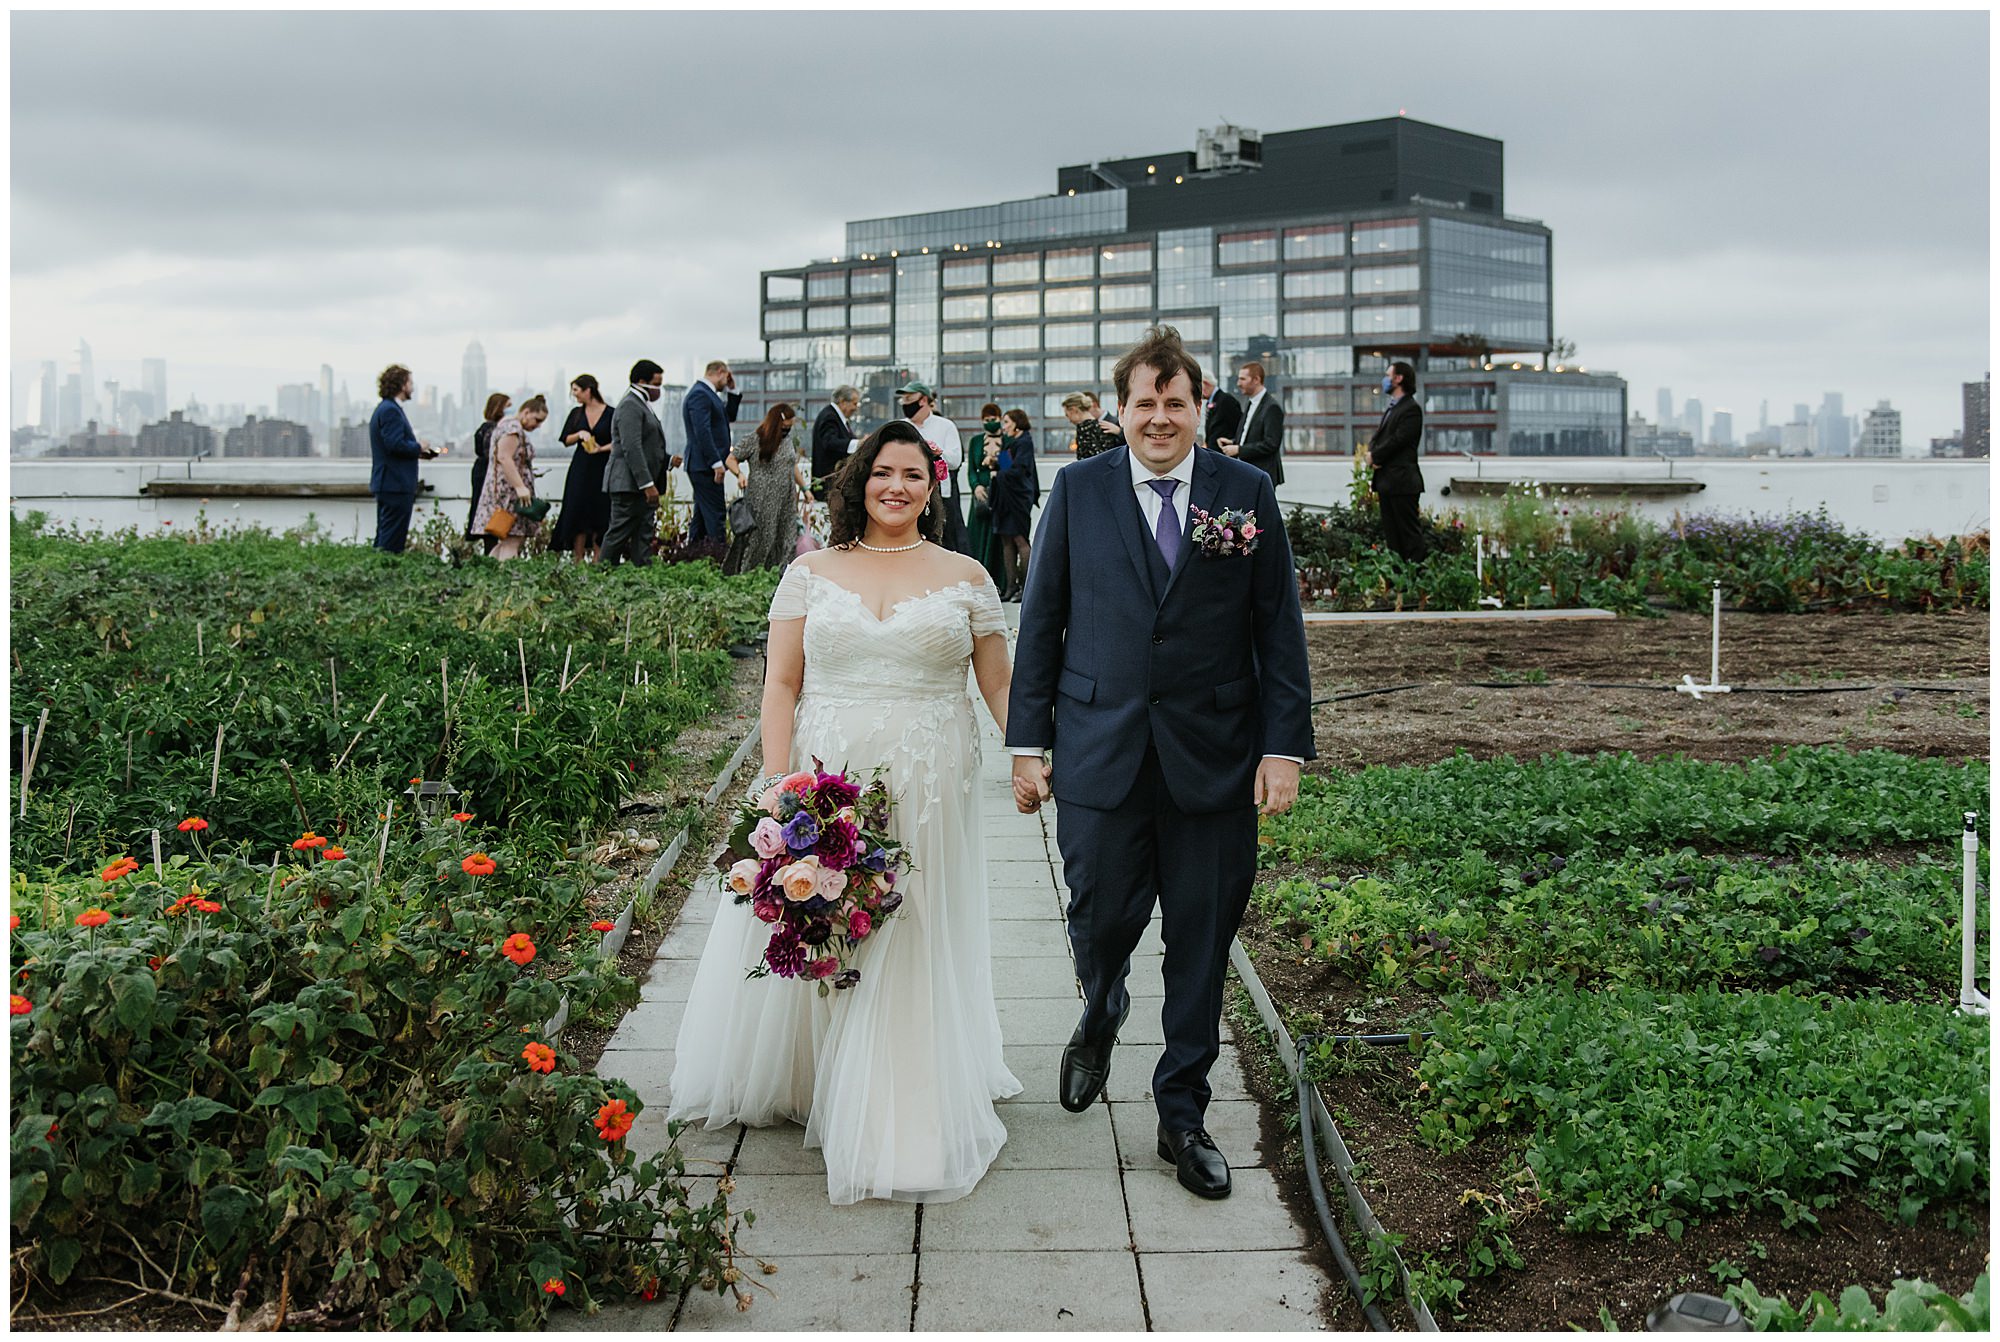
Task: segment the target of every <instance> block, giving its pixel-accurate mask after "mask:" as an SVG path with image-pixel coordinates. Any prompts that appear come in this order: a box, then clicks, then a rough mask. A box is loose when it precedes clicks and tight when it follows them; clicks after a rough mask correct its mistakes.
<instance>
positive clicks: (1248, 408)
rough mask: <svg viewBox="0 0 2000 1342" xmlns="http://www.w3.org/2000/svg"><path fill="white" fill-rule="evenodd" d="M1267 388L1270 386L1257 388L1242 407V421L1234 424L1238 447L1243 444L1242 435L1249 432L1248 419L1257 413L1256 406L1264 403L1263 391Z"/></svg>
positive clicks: (1267, 389)
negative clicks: (1255, 392)
mask: <svg viewBox="0 0 2000 1342" xmlns="http://www.w3.org/2000/svg"><path fill="white" fill-rule="evenodd" d="M1269 390H1270V388H1268V387H1259V388H1257V394H1256V395H1255V396H1252V397H1251V398H1250V402H1249V404H1247V405H1245V406H1244V407H1243V422H1242V423H1241V424H1239V425H1237V426H1236V445H1237V446H1238V447H1241V446H1242V445H1243V435H1245V434H1247V433H1249V432H1250V421H1251V419H1252V418H1253V417H1255V415H1256V414H1257V407H1258V406H1260V405H1262V404H1263V403H1264V393H1265V392H1266V391H1269Z"/></svg>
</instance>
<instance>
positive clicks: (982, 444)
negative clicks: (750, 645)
mask: <svg viewBox="0 0 2000 1342" xmlns="http://www.w3.org/2000/svg"><path fill="white" fill-rule="evenodd" d="M979 419H980V425H979V427H980V428H981V429H983V430H984V433H983V434H982V435H981V436H980V437H979V438H978V439H976V440H975V441H974V442H973V444H972V451H970V452H968V453H967V454H966V457H965V483H966V487H967V488H968V489H970V490H971V491H972V506H971V507H970V508H968V509H966V518H965V549H966V553H968V554H970V555H971V556H972V557H973V558H974V559H976V560H978V561H979V562H980V563H982V564H984V565H985V566H986V571H987V572H988V573H990V574H992V575H993V582H994V584H995V585H996V586H997V587H998V588H999V590H1001V591H1002V592H1004V591H1006V590H1007V585H1006V581H1005V577H1004V570H1003V569H1002V568H1001V567H1000V547H999V545H998V544H996V543H995V538H994V535H993V479H994V474H995V472H997V471H998V470H1000V469H1001V466H1000V459H1001V457H1002V455H1003V454H1004V453H1005V451H1006V439H1005V438H1004V437H1002V436H1001V427H1002V421H1001V418H1000V407H999V405H997V404H996V403H994V402H992V401H988V402H987V403H986V404H985V405H982V406H980V407H979Z"/></svg>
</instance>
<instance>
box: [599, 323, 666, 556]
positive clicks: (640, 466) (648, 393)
mask: <svg viewBox="0 0 2000 1342" xmlns="http://www.w3.org/2000/svg"><path fill="white" fill-rule="evenodd" d="M665 381H666V371H665V370H664V369H662V368H661V367H660V366H659V365H658V364H656V363H654V362H653V361H652V360H651V359H641V360H639V362H637V363H635V364H633V365H632V385H631V386H630V387H629V388H627V389H626V391H625V395H624V396H623V397H621V398H620V399H619V401H618V408H617V409H616V410H614V411H612V412H611V451H610V453H609V454H607V456H606V459H605V463H604V493H605V495H606V497H608V498H609V499H610V500H611V520H610V521H609V522H607V523H606V524H605V527H604V546H603V548H602V549H600V550H599V551H598V552H597V562H598V563H600V564H616V563H618V562H619V561H620V560H626V559H629V560H631V561H632V562H633V563H634V564H649V563H651V562H652V559H653V527H654V524H655V521H656V519H657V518H658V516H659V510H660V490H661V489H662V488H663V487H664V486H665V485H666V482H667V430H666V426H665V425H663V424H661V423H660V418H659V416H658V415H657V414H655V413H654V412H653V409H652V406H653V404H654V402H656V401H658V400H659V399H660V397H661V395H662V394H663V393H662V390H661V387H662V384H663V383H664V382H665Z"/></svg>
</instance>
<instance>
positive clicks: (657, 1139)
mask: <svg viewBox="0 0 2000 1342" xmlns="http://www.w3.org/2000/svg"><path fill="white" fill-rule="evenodd" d="M666 1115H667V1107H666V1106H665V1105H664V1104H649V1105H647V1106H646V1107H645V1109H643V1110H641V1111H640V1113H639V1117H638V1118H637V1119H636V1120H634V1121H633V1123H632V1130H631V1131H630V1132H628V1133H626V1134H625V1145H626V1146H627V1147H628V1148H629V1149H630V1150H631V1152H632V1154H633V1155H634V1156H635V1157H636V1158H638V1159H639V1160H645V1159H646V1158H648V1157H649V1156H654V1155H658V1154H659V1153H660V1152H662V1151H664V1150H666V1149H667V1117H666ZM742 1131H743V1130H742V1129H741V1128H740V1127H738V1126H737V1125H736V1124H734V1123H731V1124H729V1125H728V1126H727V1127H721V1128H703V1127H697V1126H694V1125H692V1124H690V1125H689V1126H687V1127H684V1128H682V1129H681V1136H680V1143H679V1144H680V1148H681V1156H682V1158H683V1159H684V1160H685V1162H686V1165H687V1172H688V1174H689V1176H690V1177H693V1176H697V1175H719V1174H721V1173H722V1168H721V1167H722V1166H724V1165H727V1164H728V1163H729V1158H730V1157H731V1156H733V1155H734V1154H736V1138H737V1136H738V1134H740V1133H741V1132H742Z"/></svg>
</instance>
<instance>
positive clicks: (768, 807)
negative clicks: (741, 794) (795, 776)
mask: <svg viewBox="0 0 2000 1342" xmlns="http://www.w3.org/2000/svg"><path fill="white" fill-rule="evenodd" d="M757 809H758V810H760V811H768V812H770V813H771V814H772V815H774V816H775V815H776V814H777V813H778V785H777V784H776V783H773V784H771V786H769V787H767V788H765V789H764V795H763V796H761V797H759V798H757Z"/></svg>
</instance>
